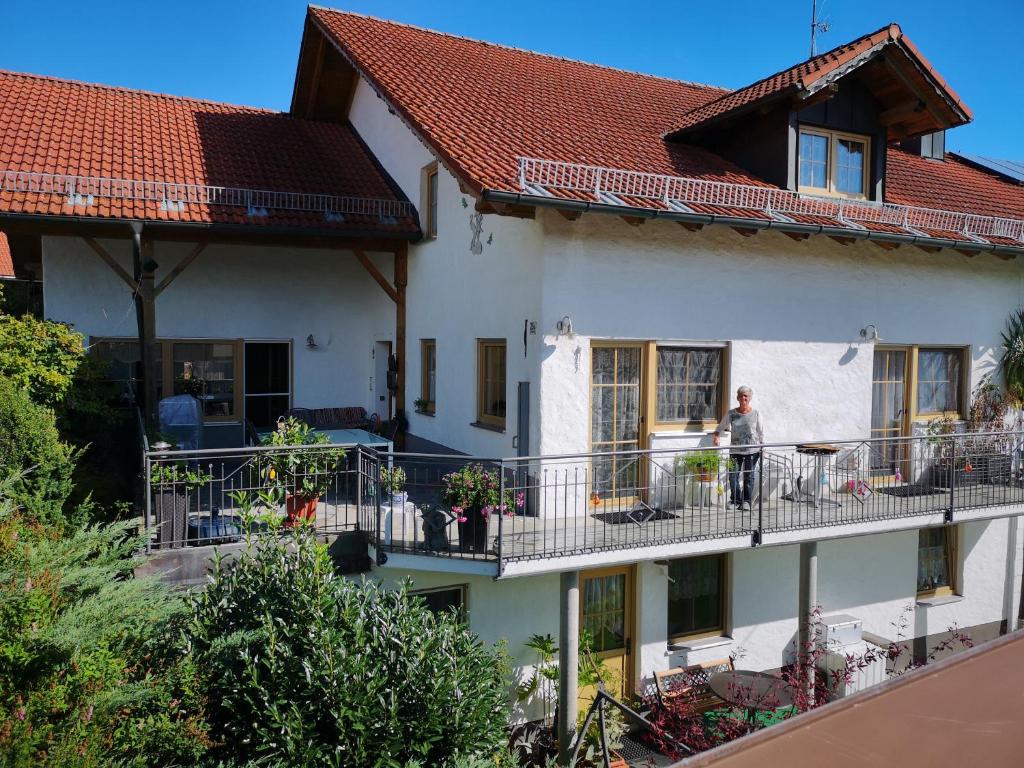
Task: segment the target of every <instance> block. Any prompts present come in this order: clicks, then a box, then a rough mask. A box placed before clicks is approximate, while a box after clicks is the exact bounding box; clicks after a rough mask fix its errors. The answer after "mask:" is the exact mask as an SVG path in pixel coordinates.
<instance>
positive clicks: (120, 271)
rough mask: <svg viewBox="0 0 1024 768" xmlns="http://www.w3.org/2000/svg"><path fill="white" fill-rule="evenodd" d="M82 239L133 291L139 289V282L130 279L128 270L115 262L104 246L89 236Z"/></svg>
mask: <svg viewBox="0 0 1024 768" xmlns="http://www.w3.org/2000/svg"><path fill="white" fill-rule="evenodd" d="M82 239H83V240H84V241H85V244H86V245H88V246H89V247H90V248H92V249H93V250H94V251H95V252H96V255H97V256H99V257H100V258H101V259H103V261H105V262H106V263H107V266H108V267H110V268H111V269H112V270H114V273H115V274H116V275H117V276H118V277H120V278H121V279H122V280H124V282H125V284H126V285H127V286H128V287H129V288H130V289H131V290H132V292H133V293H134V292H136V291H138V290H139V284H138V283H137V282H136V281H135V280H133V279H132V276H131V275H129V274H128V271H127V270H126V269H125V268H124V267H122V266H121V265H120V264H118V263H117V260H116V259H114V257H113V256H111V255H110V254H109V253H108V252H107V249H106V248H104V247H103V246H102V245H100V244H99V243H97V242H96V241H95V240H93V239H92V238H91V237H83V238H82Z"/></svg>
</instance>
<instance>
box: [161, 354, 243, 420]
mask: <svg viewBox="0 0 1024 768" xmlns="http://www.w3.org/2000/svg"><path fill="white" fill-rule="evenodd" d="M234 353H235V347H234V344H231V343H223V342H221V343H218V342H194V343H193V342H182V343H176V344H174V346H173V350H172V360H173V363H172V373H173V374H174V393H175V394H178V395H180V394H190V395H193V396H195V397H196V398H198V399H199V401H200V402H201V403H202V404H203V415H204V416H234V415H235V354H234Z"/></svg>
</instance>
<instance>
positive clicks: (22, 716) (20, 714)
mask: <svg viewBox="0 0 1024 768" xmlns="http://www.w3.org/2000/svg"><path fill="white" fill-rule="evenodd" d="M16 714H17V716H18V719H19V720H24V719H25V708H24V707H19V708H18V711H17V713H16Z"/></svg>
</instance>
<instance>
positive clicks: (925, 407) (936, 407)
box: [917, 349, 963, 413]
mask: <svg viewBox="0 0 1024 768" xmlns="http://www.w3.org/2000/svg"><path fill="white" fill-rule="evenodd" d="M962 359H963V352H962V351H961V350H959V349H922V350H920V351H919V352H918V354H917V410H918V411H919V412H920V413H939V412H943V411H949V412H957V411H959V410H960V371H961V364H962V363H961V361H962Z"/></svg>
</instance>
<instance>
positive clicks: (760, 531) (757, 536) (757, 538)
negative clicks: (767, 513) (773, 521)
mask: <svg viewBox="0 0 1024 768" xmlns="http://www.w3.org/2000/svg"><path fill="white" fill-rule="evenodd" d="M762 541H764V448H762V449H761V450H759V451H758V452H757V530H756V531H754V545H755V546H756V545H758V544H760V543H761V542H762Z"/></svg>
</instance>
